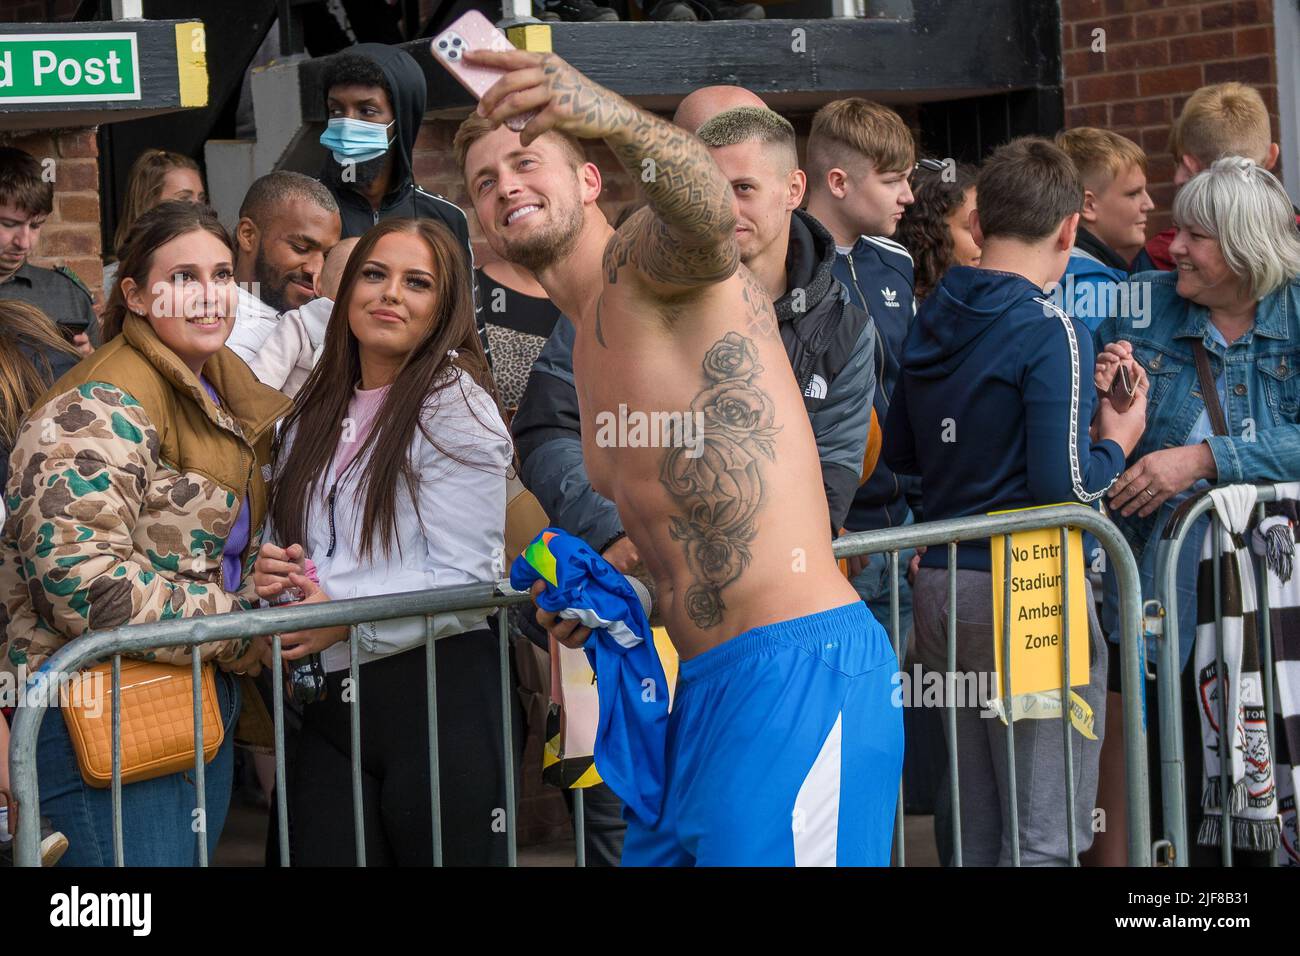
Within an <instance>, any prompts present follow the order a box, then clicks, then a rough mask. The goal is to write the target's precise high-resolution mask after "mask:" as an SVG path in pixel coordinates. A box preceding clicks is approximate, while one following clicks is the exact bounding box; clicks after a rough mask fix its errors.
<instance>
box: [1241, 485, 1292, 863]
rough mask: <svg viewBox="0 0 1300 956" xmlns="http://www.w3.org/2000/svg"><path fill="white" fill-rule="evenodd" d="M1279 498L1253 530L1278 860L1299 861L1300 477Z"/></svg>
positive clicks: (1281, 490) (1280, 491) (1280, 487)
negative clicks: (1262, 586)
mask: <svg viewBox="0 0 1300 956" xmlns="http://www.w3.org/2000/svg"><path fill="white" fill-rule="evenodd" d="M1275 487H1276V489H1277V497H1278V500H1277V501H1276V502H1274V503H1272V504H1269V505H1267V506H1266V507H1265V512H1266V514H1265V518H1264V520H1263V521H1261V522H1260V523H1259V525H1258V526H1257V527H1256V528H1255V531H1254V533H1253V534H1252V535H1251V545H1252V548H1253V550H1254V552H1255V554H1256V555H1257V556H1258V560H1260V561H1261V562H1263V566H1264V570H1265V574H1266V575H1267V579H1268V608H1269V624H1270V630H1271V632H1272V637H1273V670H1274V673H1275V674H1276V675H1277V698H1276V702H1275V706H1276V709H1277V715H1278V717H1279V720H1278V723H1277V725H1276V727H1277V736H1276V737H1275V738H1274V744H1275V745H1276V751H1277V752H1276V775H1277V800H1278V812H1279V813H1280V814H1281V817H1282V839H1281V842H1280V843H1279V844H1278V848H1277V864H1278V866H1300V839H1297V835H1296V790H1297V788H1298V786H1300V767H1298V766H1297V763H1300V566H1298V565H1297V561H1296V556H1297V554H1298V553H1300V547H1298V546H1297V545H1300V482H1290V483H1288V484H1284V485H1277V486H1275Z"/></svg>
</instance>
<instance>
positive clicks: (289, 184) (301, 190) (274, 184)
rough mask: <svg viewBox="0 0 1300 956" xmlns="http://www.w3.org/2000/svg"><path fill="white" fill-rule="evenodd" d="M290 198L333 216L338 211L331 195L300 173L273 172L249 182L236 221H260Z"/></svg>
mask: <svg viewBox="0 0 1300 956" xmlns="http://www.w3.org/2000/svg"><path fill="white" fill-rule="evenodd" d="M294 199H305V200H307V201H308V202H311V203H315V204H316V205H317V206H319V207H320V208H321V209H324V210H325V211H326V212H328V213H333V214H334V215H338V212H339V204H338V202H337V201H336V200H335V199H334V194H333V193H331V192H330V191H329V189H328V188H326V186H325V185H324V184H323V183H321V182H319V181H318V180H315V179H312V178H311V177H310V176H304V175H303V174H302V173H295V172H292V171H290V170H288V169H277V170H276V171H275V172H273V173H267V174H266V175H265V176H261V177H258V178H257V179H255V180H253V185H251V186H249V187H248V192H247V193H245V194H244V201H243V203H241V204H240V206H239V218H240V219H244V218H248V219H251V220H253V222H255V223H256V222H260V221H261V220H262V219H264V218H265V217H266V216H267V214H268V213H269V212H270V211H271V209H272V208H274V207H275V206H278V205H280V204H281V203H283V202H288V201H290V200H294Z"/></svg>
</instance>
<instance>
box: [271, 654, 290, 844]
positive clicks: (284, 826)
mask: <svg viewBox="0 0 1300 956" xmlns="http://www.w3.org/2000/svg"><path fill="white" fill-rule="evenodd" d="M280 652H281V647H280V635H279V634H278V633H277V634H273V635H271V657H272V663H273V664H274V665H275V669H274V670H273V671H272V672H271V706H272V707H273V708H274V713H273V714H272V717H273V720H272V723H273V724H274V725H275V815H276V821H277V823H278V829H279V832H278V833H277V834H276V836H277V838H278V839H279V843H280V865H281V866H288V865H289V791H288V789H287V788H288V783H287V777H288V774H287V773H286V772H285V754H284V660H283V658H281V657H280Z"/></svg>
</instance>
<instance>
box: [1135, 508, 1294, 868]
mask: <svg viewBox="0 0 1300 956" xmlns="http://www.w3.org/2000/svg"><path fill="white" fill-rule="evenodd" d="M1255 492H1256V499H1255V500H1256V502H1257V503H1256V506H1255V508H1256V517H1257V518H1259V519H1263V517H1264V505H1266V504H1268V503H1269V502H1272V501H1277V500H1278V497H1277V489H1276V487H1275V486H1274V485H1271V484H1269V485H1256V486H1255ZM1206 514H1209V515H1210V527H1209V529H1208V533H1209V534H1212V535H1214V540H1216V541H1217V540H1218V536H1219V515H1218V512H1217V511H1215V510H1214V501H1213V500H1212V499H1211V498H1210V495H1209V492H1208V491H1205V492H1201V493H1200V494H1199V495H1198V496H1197V497H1195V498H1192V499H1189V500H1188V501H1187V502H1185V503H1184V504H1183V506H1182V507H1181V508H1180V509H1179V510H1178V511H1177V512H1175V514H1174V515H1173V517H1171V518H1170V519H1169V522H1168V524H1167V525H1166V526H1165V530H1164V534H1163V535H1162V536H1161V540H1160V542H1159V544H1158V546H1157V551H1156V573H1155V587H1156V591H1157V594H1158V595H1159V598H1158V600H1159V603H1160V605H1161V607H1162V608H1163V610H1164V616H1165V617H1164V628H1163V630H1164V636H1163V639H1162V640H1160V642H1159V643H1160V649H1159V656H1158V663H1157V665H1156V697H1157V700H1158V706H1159V713H1160V768H1161V770H1160V791H1161V806H1162V807H1163V809H1164V827H1165V840H1167V841H1168V842H1169V844H1170V845H1171V846H1172V848H1173V864H1174V866H1187V858H1188V849H1189V847H1190V844H1189V843H1188V842H1187V803H1186V797H1187V790H1186V788H1187V775H1186V765H1185V763H1184V750H1183V716H1182V715H1183V690H1182V682H1181V680H1180V677H1181V674H1182V669H1181V668H1180V667H1179V663H1180V661H1179V646H1178V558H1179V555H1180V554H1181V552H1182V550H1183V545H1184V544H1185V543H1186V542H1187V538H1188V537H1189V535H1190V534H1191V530H1192V527H1193V526H1194V525H1195V524H1196V523H1197V522H1198V521H1199V520H1200V519H1201V518H1202V517H1203V516H1204V515H1206ZM1213 553H1214V558H1213V568H1214V622H1215V642H1214V643H1215V666H1216V668H1217V670H1216V671H1215V673H1216V674H1220V675H1221V674H1223V673H1224V665H1223V612H1222V608H1221V607H1220V594H1221V592H1220V588H1219V583H1220V580H1221V579H1220V573H1221V570H1220V567H1219V563H1220V552H1219V549H1218V548H1217V547H1216V548H1215V549H1214V552H1213ZM1250 553H1251V559H1252V561H1254V565H1255V572H1256V592H1257V598H1258V611H1257V613H1256V616H1255V620H1256V621H1258V622H1259V624H1258V631H1257V635H1258V639H1259V646H1260V665H1261V667H1262V673H1263V674H1265V675H1267V676H1266V677H1265V679H1264V709H1265V710H1266V711H1267V722H1266V724H1267V732H1268V746H1269V752H1270V753H1272V754H1276V753H1277V751H1276V742H1277V734H1276V732H1275V729H1274V723H1273V722H1274V714H1273V701H1274V700H1275V697H1274V694H1275V690H1274V684H1275V682H1276V680H1277V675H1276V674H1275V673H1274V670H1273V640H1272V627H1271V622H1270V620H1269V606H1268V580H1267V571H1266V570H1265V567H1264V563H1263V562H1262V561H1258V560H1255V557H1254V553H1253V552H1250ZM1188 666H1189V667H1190V666H1193V665H1192V663H1191V662H1190V661H1189V662H1188ZM1124 694H1125V696H1126V697H1127V695H1128V686H1127V685H1125V687H1124ZM1227 706H1228V704H1227V697H1226V695H1224V694H1222V693H1221V694H1219V726H1220V727H1221V728H1222V727H1227V726H1228V723H1227V721H1228V716H1227ZM1227 736H1228V735H1227V734H1224V733H1220V734H1219V765H1220V766H1221V767H1224V766H1227V767H1230V766H1231V757H1230V755H1228V754H1225V753H1224V740H1225V738H1226V737H1227ZM1219 784H1220V797H1221V799H1220V804H1219V805H1220V806H1221V807H1223V808H1224V811H1223V812H1224V814H1225V821H1224V822H1225V825H1224V826H1221V827H1220V828H1219V833H1220V842H1219V849H1220V858H1221V860H1222V862H1223V865H1224V866H1231V865H1232V827H1231V826H1228V825H1226V824H1227V820H1226V817H1227V816H1230V815H1231V811H1230V810H1229V809H1228V808H1229V807H1230V806H1231V801H1230V800H1229V797H1228V794H1229V792H1230V788H1231V786H1232V782H1231V780H1230V775H1229V774H1226V773H1220V774H1219ZM1196 785H1199V781H1197V782H1196ZM1270 865H1276V860H1273V861H1270Z"/></svg>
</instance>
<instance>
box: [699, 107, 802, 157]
mask: <svg viewBox="0 0 1300 956" xmlns="http://www.w3.org/2000/svg"><path fill="white" fill-rule="evenodd" d="M695 135H696V136H698V137H699V138H700V142H702V143H703V144H704V145H705V146H708V147H710V148H711V149H718V148H721V147H723V146H734V145H736V144H737V143H748V142H759V143H763V144H764V145H770V146H774V147H776V148H777V149H778V150H780V152H781V154H782V159H784V160H785V161H786V167H785V170H784V171H785V172H790V171H791V170H793V169H797V168H798V167H799V150H798V149H797V148H796V146H795V139H794V127H793V126H791V125H790V121H789V120H787V119H786V118H785V117H784V116H782V115H780V114H779V113H774V112H772V110H769V109H767V108H766V107H760V106H736V107H732V108H731V109H729V110H723V111H722V112H721V113H719V114H718V115H717V116H715V117H713V118H712V119H710V120H709V121H707V122H706V123H704V124H703V125H701V126H700V128H699V129H698V130H696V131H695Z"/></svg>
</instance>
